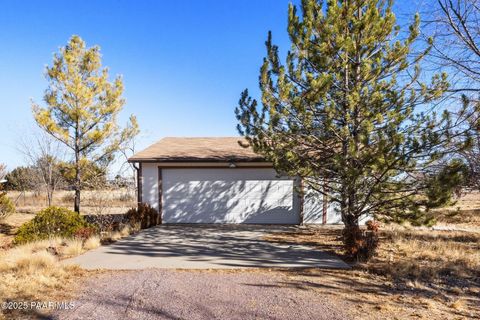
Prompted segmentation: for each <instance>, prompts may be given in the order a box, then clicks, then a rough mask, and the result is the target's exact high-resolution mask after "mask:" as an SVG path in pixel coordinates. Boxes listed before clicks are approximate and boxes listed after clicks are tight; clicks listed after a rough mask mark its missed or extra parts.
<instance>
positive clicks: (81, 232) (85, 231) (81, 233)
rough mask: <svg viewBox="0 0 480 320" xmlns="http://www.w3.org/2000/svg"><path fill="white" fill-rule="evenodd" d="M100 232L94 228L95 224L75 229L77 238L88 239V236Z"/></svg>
mask: <svg viewBox="0 0 480 320" xmlns="http://www.w3.org/2000/svg"><path fill="white" fill-rule="evenodd" d="M97 233H98V230H97V229H96V228H94V227H93V226H91V227H82V228H79V229H77V231H75V233H74V236H75V238H78V239H81V240H87V239H88V238H90V237H92V236H94V235H96V234H97Z"/></svg>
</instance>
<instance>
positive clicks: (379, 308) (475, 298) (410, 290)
mask: <svg viewBox="0 0 480 320" xmlns="http://www.w3.org/2000/svg"><path fill="white" fill-rule="evenodd" d="M340 235H341V228H332V227H309V228H304V229H299V230H298V231H297V232H288V233H275V234H271V235H269V236H268V237H266V239H267V240H269V241H275V242H283V243H292V244H293V243H302V244H308V245H313V246H315V247H317V248H319V249H321V250H325V251H329V252H331V253H333V254H337V255H339V256H340V257H343V250H342V243H341V238H340ZM289 274H290V275H291V276H292V284H295V287H297V288H298V287H299V288H304V289H312V290H318V291H320V292H321V293H322V294H329V295H332V296H336V297H338V298H339V299H342V300H348V301H351V302H353V303H354V304H355V307H354V308H353V309H352V310H354V311H353V317H354V318H358V319H382V318H392V319H405V318H411V317H416V318H438V319H460V318H471V317H474V316H477V317H480V233H475V232H459V231H456V232H450V231H432V230H418V229H414V228H407V227H399V226H397V227H387V228H384V229H383V230H382V232H381V242H380V246H379V248H378V252H377V255H376V256H375V257H374V258H373V259H372V260H371V261H369V262H368V263H364V264H353V269H352V270H351V271H340V270H337V271H333V270H332V271H326V270H323V271H322V270H310V271H303V272H299V273H295V272H292V273H289Z"/></svg>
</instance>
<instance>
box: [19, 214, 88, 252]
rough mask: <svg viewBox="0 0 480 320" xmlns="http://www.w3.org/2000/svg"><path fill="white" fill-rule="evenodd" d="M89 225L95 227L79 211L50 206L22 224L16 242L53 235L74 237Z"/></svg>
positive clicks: (46, 237) (41, 238)
mask: <svg viewBox="0 0 480 320" xmlns="http://www.w3.org/2000/svg"><path fill="white" fill-rule="evenodd" d="M88 227H92V228H94V227H93V226H92V225H90V224H89V223H87V222H86V221H85V219H84V218H83V217H82V216H81V215H79V214H78V213H75V212H73V211H70V210H68V209H66V208H60V207H49V208H47V209H45V210H42V211H40V212H39V213H38V214H37V215H36V216H35V218H33V219H32V220H30V221H28V222H26V223H24V224H23V225H22V226H21V227H20V228H19V229H18V232H17V234H16V236H15V238H14V242H15V243H16V244H21V243H26V242H30V241H35V240H43V239H48V238H50V237H52V236H59V237H63V238H73V237H74V236H75V234H76V233H77V232H78V231H79V230H81V229H83V228H88Z"/></svg>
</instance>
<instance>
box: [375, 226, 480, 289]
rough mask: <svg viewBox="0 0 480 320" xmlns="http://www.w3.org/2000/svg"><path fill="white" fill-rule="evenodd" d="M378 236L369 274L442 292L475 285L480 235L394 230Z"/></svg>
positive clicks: (478, 276)
mask: <svg viewBox="0 0 480 320" xmlns="http://www.w3.org/2000/svg"><path fill="white" fill-rule="evenodd" d="M381 235H382V239H381V241H382V242H381V246H380V248H379V251H378V254H377V256H376V257H375V258H374V259H373V260H372V261H370V262H369V263H368V264H367V265H366V267H367V268H368V269H369V270H370V271H371V272H375V273H378V274H381V275H385V276H387V277H389V278H391V279H394V280H396V281H400V280H402V279H403V280H404V281H405V279H407V280H411V281H420V282H423V283H427V282H428V283H431V284H435V285H442V286H444V287H445V288H448V287H450V288H455V287H460V288H461V287H470V286H473V285H475V284H476V285H478V281H479V279H480V233H475V232H459V231H454V232H451V231H431V230H428V231H427V230H415V229H405V228H399V227H395V228H389V229H387V230H384V231H383V232H382V233H381Z"/></svg>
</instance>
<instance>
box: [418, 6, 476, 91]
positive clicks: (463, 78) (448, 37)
mask: <svg viewBox="0 0 480 320" xmlns="http://www.w3.org/2000/svg"><path fill="white" fill-rule="evenodd" d="M437 4H438V6H437V10H434V11H433V13H432V16H431V19H429V20H428V21H426V22H427V24H429V25H431V26H432V28H433V29H432V33H433V36H434V39H435V41H434V43H433V50H432V51H431V56H432V57H433V58H434V61H435V62H436V63H437V64H439V65H440V66H442V67H445V68H447V69H448V71H449V73H450V74H452V75H453V76H454V78H455V81H453V83H452V85H453V88H452V90H454V91H457V92H463V93H465V92H470V93H475V94H478V91H479V90H480V1H479V0H455V1H453V0H437Z"/></svg>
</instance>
